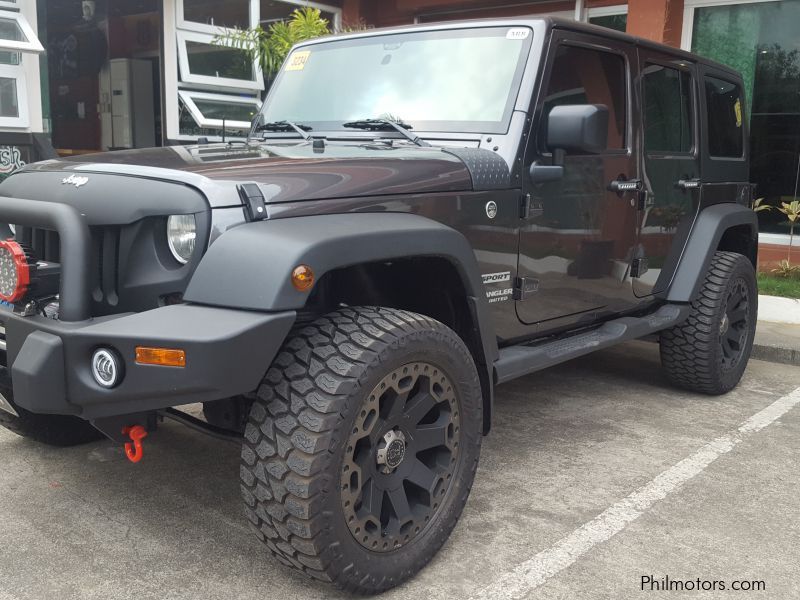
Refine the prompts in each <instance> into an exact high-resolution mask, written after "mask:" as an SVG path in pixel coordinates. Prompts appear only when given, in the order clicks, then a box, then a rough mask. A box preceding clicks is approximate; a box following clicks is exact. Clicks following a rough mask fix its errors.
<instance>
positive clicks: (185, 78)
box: [177, 29, 264, 92]
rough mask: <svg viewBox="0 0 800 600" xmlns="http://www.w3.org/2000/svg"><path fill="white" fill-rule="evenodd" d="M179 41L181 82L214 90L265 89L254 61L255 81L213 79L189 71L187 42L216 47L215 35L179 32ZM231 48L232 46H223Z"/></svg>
mask: <svg viewBox="0 0 800 600" xmlns="http://www.w3.org/2000/svg"><path fill="white" fill-rule="evenodd" d="M177 39H178V62H179V63H180V82H181V83H188V84H194V85H201V86H210V87H213V88H219V87H223V88H229V89H233V90H247V91H253V92H256V91H261V90H263V89H264V76H263V75H262V73H261V67H260V66H259V64H258V60H256V59H253V73H254V79H253V80H252V81H249V80H246V79H231V78H229V77H211V76H210V75H195V74H193V73H192V72H191V71H190V70H189V51H188V50H187V42H198V43H201V44H208V45H209V46H213V45H214V34H211V33H200V32H197V31H183V30H180V29H179V30H178V31H177ZM221 45H224V46H228V47H231V44H221Z"/></svg>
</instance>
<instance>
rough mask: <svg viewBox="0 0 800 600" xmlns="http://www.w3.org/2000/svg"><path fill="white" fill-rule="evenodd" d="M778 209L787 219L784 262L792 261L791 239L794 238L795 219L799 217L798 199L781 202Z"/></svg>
mask: <svg viewBox="0 0 800 600" xmlns="http://www.w3.org/2000/svg"><path fill="white" fill-rule="evenodd" d="M778 210H779V211H781V212H782V213H783V214H785V215H786V218H787V219H789V252H788V254H787V256H786V262H787V263H791V262H792V240H794V226H795V224H796V223H797V219H800V201H798V200H792V201H791V202H781V205H780V207H778Z"/></svg>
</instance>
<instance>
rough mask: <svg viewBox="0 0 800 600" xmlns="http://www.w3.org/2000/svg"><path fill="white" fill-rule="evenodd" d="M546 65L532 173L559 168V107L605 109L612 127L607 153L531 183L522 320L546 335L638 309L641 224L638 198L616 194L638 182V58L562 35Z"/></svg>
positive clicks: (610, 44)
mask: <svg viewBox="0 0 800 600" xmlns="http://www.w3.org/2000/svg"><path fill="white" fill-rule="evenodd" d="M546 64H547V66H546V68H545V71H544V77H543V79H542V90H541V92H540V93H539V98H538V100H537V104H536V106H535V109H534V119H533V124H532V129H531V134H530V137H529V140H528V144H527V150H526V153H525V161H524V165H525V169H524V172H525V173H527V172H528V169H529V168H530V166H531V164H532V163H533V162H537V164H543V165H548V164H552V161H553V156H552V153H551V152H550V150H549V149H548V148H547V144H546V139H545V138H546V132H547V128H546V124H547V117H548V114H549V112H550V110H552V109H553V107H555V106H559V105H570V104H602V105H604V106H606V107H608V110H609V129H608V148H607V150H606V151H605V152H602V153H599V154H583V155H581V154H577V153H567V155H566V157H565V159H564V165H563V166H564V175H563V178H561V179H560V180H558V181H553V182H549V183H542V184H537V185H533V184H531V183H530V182H529V181H528V180H527V178H526V181H525V186H526V187H525V190H524V191H525V192H526V193H528V194H530V197H531V202H530V204H531V210H530V211H529V215H528V218H527V220H526V221H525V222H523V223H522V228H521V233H520V257H519V271H518V272H519V277H520V278H521V282H522V285H523V286H524V287H523V288H522V292H524V294H518V295H521V296H522V297H521V298H518V301H517V315H518V316H519V318H520V320H521V321H522V322H524V323H538V324H540V327H541V329H542V330H547V329H554V328H560V327H569V326H573V325H574V324H575V323H589V322H592V321H593V320H595V319H596V318H598V317H600V316H602V315H603V314H608V313H617V312H621V311H625V310H628V309H630V308H632V307H633V306H635V305H636V304H637V303H638V300H637V299H636V297H635V295H634V294H633V291H632V289H631V284H630V280H629V276H628V274H629V267H630V261H631V257H632V254H633V251H634V246H635V242H636V230H637V224H638V221H637V210H638V209H637V206H636V203H635V200H634V195H635V194H634V193H631V192H623V193H618V192H615V191H610V189H609V185H610V184H611V182H612V181H614V180H637V179H638V178H639V175H638V165H637V161H636V159H635V152H634V145H635V139H634V137H633V135H632V126H631V117H632V112H633V104H632V93H631V78H630V77H631V69H632V68H633V69H635V67H636V50H635V48H634V47H633V46H631V45H630V44H627V43H623V42H617V41H614V40H609V39H606V38H601V37H595V36H589V35H584V34H577V33H575V32H563V31H559V30H556V31H554V32H553V39H552V41H551V43H550V47H549V52H548V59H547V63H546ZM526 288H527V289H526Z"/></svg>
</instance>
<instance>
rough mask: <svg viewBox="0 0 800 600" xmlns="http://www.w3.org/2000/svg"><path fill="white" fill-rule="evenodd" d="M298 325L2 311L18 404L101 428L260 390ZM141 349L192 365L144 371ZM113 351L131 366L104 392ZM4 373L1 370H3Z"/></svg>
mask: <svg viewBox="0 0 800 600" xmlns="http://www.w3.org/2000/svg"><path fill="white" fill-rule="evenodd" d="M294 322H295V313H294V312H293V311H287V312H281V313H259V312H250V311H241V310H231V309H226V308H214V307H208V306H201V305H193V304H176V305H172V306H165V307H162V308H157V309H154V310H150V311H145V312H141V313H128V314H121V315H113V316H109V317H102V318H96V319H92V320H87V321H82V322H64V321H56V320H53V319H48V318H46V317H43V316H31V317H23V316H19V315H17V314H14V313H12V312H10V311H5V310H4V311H2V312H0V325H2V326H4V327H5V335H6V340H5V341H6V353H7V360H6V365H7V367H5V369H6V372H5V373H0V376H3V375H4V376H5V377H7V376H8V374H9V373H10V376H11V382H12V386H13V393H14V403H15V404H17V405H18V406H21V407H22V408H25V409H27V410H29V411H31V412H33V413H42V414H61V415H77V416H79V417H81V418H83V419H98V418H104V417H111V416H117V415H126V414H132V413H139V412H143V411H148V410H156V409H161V408H166V407H169V406H178V405H181V404H188V403H193V402H205V401H209V400H219V399H222V398H228V397H231V396H235V395H238V394H243V393H247V392H251V391H253V390H255V389H256V388H257V387H258V385H259V383H260V381H261V379H262V378H263V376H264V374H265V373H266V371H267V368H268V367H269V365H270V363H271V362H272V360H273V358H274V357H275V355H276V354H277V352H278V350H279V349H280V347H281V345H282V344H283V341H284V339H285V338H286V335H287V334H288V333H289V330H290V329H291V327H292V325H293V324H294ZM136 346H156V347H164V348H181V349H183V350H185V351H186V366H185V367H183V368H178V367H162V366H153V365H140V364H137V363H136V361H135V348H136ZM100 347H103V348H112V349H114V350H115V351H116V352H117V354H118V355H119V356H120V357H121V358H122V360H123V362H124V369H125V371H124V377H123V379H122V381H121V382H120V383H119V385H117V386H116V387H115V388H113V389H106V388H103V387H102V386H100V385H99V384H97V383H96V382H95V380H94V378H93V377H92V374H91V364H90V363H91V357H92V354H93V353H94V351H95V350H96V349H97V348H100ZM2 368H3V367H0V369H2Z"/></svg>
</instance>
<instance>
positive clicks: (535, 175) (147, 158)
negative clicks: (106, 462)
mask: <svg viewBox="0 0 800 600" xmlns="http://www.w3.org/2000/svg"><path fill="white" fill-rule="evenodd" d="M743 89H744V86H743V83H742V78H741V77H740V75H739V74H737V73H736V72H734V71H732V70H731V69H729V68H727V67H724V66H722V65H718V64H713V63H711V62H709V61H706V60H704V59H702V58H699V57H697V56H693V55H691V54H688V53H685V52H681V51H678V50H675V49H672V48H667V47H664V46H661V45H658V44H654V43H650V42H647V41H644V40H640V39H635V38H633V37H630V36H627V35H624V34H620V33H616V32H613V31H610V30H607V29H600V28H596V27H591V26H584V25H579V24H575V23H572V22H567V21H559V20H554V19H520V20H497V21H475V22H469V23H451V24H446V25H435V26H422V27H406V28H400V29H391V30H376V31H368V32H363V33H355V34H349V35H341V36H336V37H331V38H325V39H320V40H315V41H312V42H308V43H304V44H302V45H300V46H298V47H296V48H294V50H293V51H292V53H291V55H290V56H289V58H288V60H287V62H286V64H285V65H284V66H283V68H282V70H281V72H280V74H279V75H278V77H277V79H276V81H275V82H274V85H273V86H272V88H271V91H270V93H269V96H268V97H267V99H266V101H265V102H264V106H263V108H262V110H261V113H260V114H259V115H258V117H257V119H256V120H255V122H254V124H253V127H252V129H251V131H250V135H249V138H248V140H247V141H246V142H230V143H227V144H224V143H223V144H207V143H205V144H204V143H199V144H198V145H196V146H181V147H174V148H157V149H149V150H132V151H121V152H115V153H108V154H100V155H96V156H82V157H76V158H72V159H64V160H50V161H46V162H42V163H38V164H34V165H29V166H28V167H26V168H25V169H23V170H22V171H20V172H18V173H16V174H14V175H13V176H11V177H10V178H9V179H7V180H6V181H5V182H3V184H2V185H0V196H2V197H3V198H2V199H0V221H2V222H4V223H9V224H10V225H8V226H6V225H2V226H0V227H2V228H4V229H7V232H6V233H5V235H4V236H3V241H1V242H0V296H1V297H2V298H3V301H4V305H5V309H6V310H4V311H2V312H0V320H2V325H3V333H4V335H3V340H2V348H3V350H4V352H3V353H2V356H3V360H2V364H3V365H4V367H3V368H2V373H3V381H4V382H5V383H4V384H3V387H2V397H0V408H2V409H3V410H0V423H2V424H3V425H5V426H6V427H8V428H9V429H11V430H12V431H15V432H17V433H19V434H21V435H24V436H28V437H31V438H33V439H36V440H39V441H42V442H45V443H50V444H59V445H67V444H74V443H80V442H85V441H89V440H92V439H95V438H97V437H98V435H99V432H102V434H105V435H106V436H107V437H109V438H111V439H112V440H115V441H117V442H120V443H125V444H126V452H127V454H128V457H129V458H130V459H131V460H133V461H137V460H139V459H140V458H141V457H142V452H143V451H142V444H143V441H142V439H143V438H144V437H145V436H146V435H147V434H148V432H152V431H153V430H154V429H155V428H156V426H157V424H158V423H159V422H160V421H161V419H163V418H173V419H178V420H181V421H183V422H184V423H187V424H189V425H191V426H193V427H196V428H202V429H204V430H207V431H210V432H212V433H214V434H215V435H222V436H240V437H243V439H244V442H243V450H242V463H241V479H242V495H243V498H244V503H245V512H246V514H247V517H248V518H249V519H250V521H252V523H253V527H254V530H255V533H256V535H257V536H258V537H259V538H260V539H261V540H263V542H264V543H265V544H266V545H267V546H268V547H269V549H270V550H271V551H272V552H273V553H274V555H275V556H276V557H277V558H278V560H280V561H281V562H283V563H285V564H287V565H292V566H294V567H295V568H297V569H300V570H301V571H303V572H304V573H306V574H308V575H311V576H313V577H316V578H318V579H321V580H325V581H330V582H333V583H335V584H337V585H339V586H341V587H342V588H345V589H347V590H351V591H353V592H361V593H371V592H379V591H382V590H385V589H387V588H390V587H392V586H395V585H397V584H399V583H401V582H402V581H404V580H405V579H407V578H409V577H411V576H412V575H413V574H414V573H415V572H416V571H418V570H419V569H420V568H422V567H423V566H424V565H425V564H426V563H427V562H428V561H429V560H430V559H431V557H432V556H433V555H434V554H435V553H436V551H437V550H438V549H439V548H440V547H441V546H442V544H443V543H444V541H445V540H446V538H447V537H448V535H449V534H450V532H451V531H452V529H453V528H454V527H455V524H456V521H457V520H458V517H459V515H460V514H461V511H462V509H463V507H464V503H465V502H466V500H467V496H468V494H469V491H470V487H471V485H472V482H473V477H474V475H475V469H476V467H477V464H478V455H479V451H480V446H481V437H482V436H483V435H484V434H486V433H487V432H488V431H489V427H490V424H491V420H492V399H493V394H494V388H495V386H496V385H498V384H501V383H503V382H506V381H509V380H511V379H513V378H515V377H520V376H523V375H526V374H528V373H532V372H534V371H537V370H539V369H543V368H545V367H548V366H550V365H554V364H556V363H559V362H562V361H565V360H568V359H571V358H574V357H576V356H580V355H584V354H587V353H589V352H593V351H595V350H599V349H602V348H606V347H608V346H611V345H613V344H617V343H619V342H623V341H625V340H630V339H633V338H639V337H643V336H648V335H651V334H658V339H659V340H660V345H661V358H662V362H663V364H664V368H665V371H666V373H667V376H668V377H669V379H670V380H671V381H672V382H674V383H675V384H677V385H679V386H682V387H684V388H688V389H690V390H695V391H698V392H703V393H708V394H722V393H724V392H727V391H728V390H730V389H731V388H733V387H734V386H735V385H736V384H737V383H738V381H739V379H740V377H741V376H742V373H743V371H744V369H745V366H746V364H747V360H748V358H749V355H750V350H751V346H752V342H753V334H754V330H755V325H756V302H757V295H756V294H757V291H756V280H755V275H754V273H755V269H754V267H755V265H756V252H757V226H756V219H755V215H754V213H753V211H752V210H751V207H750V204H751V198H752V187H751V185H750V184H749V183H748V155H747V152H748V149H747V143H746V141H747V127H746V122H747V118H746V116H747V113H746V111H747V108H746V106H745V102H744V93H743ZM5 238H8V239H5ZM532 393H534V392H533V391H532ZM191 403H203V407H204V413H205V419H204V420H201V419H199V418H197V417H193V416H191V415H189V414H187V413H185V412H182V411H178V410H176V409H175V408H174V407H175V406H179V405H187V404H191Z"/></svg>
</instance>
